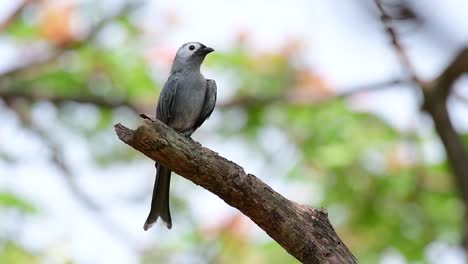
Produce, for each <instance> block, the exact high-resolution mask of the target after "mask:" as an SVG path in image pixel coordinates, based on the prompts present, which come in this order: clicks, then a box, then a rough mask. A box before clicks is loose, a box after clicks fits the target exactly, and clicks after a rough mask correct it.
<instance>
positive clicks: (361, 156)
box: [0, 0, 468, 264]
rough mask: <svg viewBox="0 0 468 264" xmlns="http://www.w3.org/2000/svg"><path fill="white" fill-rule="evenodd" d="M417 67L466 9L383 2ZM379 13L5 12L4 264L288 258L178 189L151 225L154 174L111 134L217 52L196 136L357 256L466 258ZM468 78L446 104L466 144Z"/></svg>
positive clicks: (1, 59) (282, 8) (450, 187)
mask: <svg viewBox="0 0 468 264" xmlns="http://www.w3.org/2000/svg"><path fill="white" fill-rule="evenodd" d="M385 3H386V8H388V10H389V13H390V15H391V16H392V19H393V20H392V25H393V26H394V27H395V28H396V29H397V32H398V34H399V36H400V38H401V40H402V42H403V44H404V46H405V49H406V52H407V54H408V56H409V58H410V60H411V62H412V64H413V65H414V68H415V70H416V72H417V74H418V75H419V76H420V77H421V78H423V79H427V80H430V79H432V78H434V77H435V76H437V75H438V74H439V73H440V72H441V71H442V70H443V69H444V67H445V66H446V65H447V64H448V63H449V62H450V60H451V59H452V58H453V56H455V54H456V52H457V51H458V50H460V49H461V47H463V45H465V44H466V42H467V41H468V26H467V25H468V3H467V2H466V1H464V0H449V1H422V0H412V1H385ZM379 16H380V14H379V12H378V10H377V8H376V6H375V3H374V2H373V1H370V0H364V1H336V0H335V1H308V0H294V1H286V0H273V1H267V0H239V1H233V0H221V1H220V0H217V1H215V0H205V1H188V0H187V1H183V0H175V1H173V0H171V1H161V0H148V1H131V0H128V1H125V0H102V1H91V0H61V1H59V0H56V1H54V0H41V1H34V0H24V1H21V0H7V1H5V0H4V1H1V3H0V263H5V264H12V263H14V264H17V263H20V264H21V263H28V264H29V263H117V264H119V263H125V264H126V263H176V264H178V263H189V264H191V263H298V262H297V260H295V259H294V258H293V257H292V256H290V255H289V254H287V253H286V252H285V251H284V250H283V249H282V248H281V247H279V246H278V245H277V244H276V243H275V242H274V241H272V240H271V239H270V238H269V237H268V236H267V235H266V234H265V233H264V232H263V231H262V230H260V229H259V228H258V227H257V226H256V225H255V224H253V222H252V221H250V219H248V218H247V217H245V216H243V215H242V214H240V213H239V212H238V211H237V210H235V209H233V208H230V207H229V206H228V205H226V204H225V203H224V202H223V201H222V200H220V199H219V198H218V197H216V196H214V195H212V194H211V193H209V192H208V191H206V190H204V189H202V188H201V187H199V186H196V185H194V184H193V183H191V182H189V181H187V180H185V179H183V178H181V177H173V181H172V185H171V209H172V213H173V229H172V230H170V231H169V230H167V229H166V228H165V226H164V225H162V224H160V223H158V224H157V225H156V226H154V227H153V228H152V229H151V230H150V231H148V232H144V231H143V228H142V226H143V222H144V220H145V218H146V216H147V213H148V210H149V206H150V198H151V190H152V187H153V180H154V174H155V172H154V166H153V162H152V161H151V160H149V159H148V158H146V157H144V156H143V155H142V154H141V153H139V152H136V151H134V150H133V149H131V148H129V147H128V146H126V145H124V144H123V143H122V142H120V141H119V140H118V139H117V137H116V135H115V133H114V130H113V124H115V123H118V122H121V123H123V124H125V125H127V126H129V127H135V126H136V125H137V124H138V122H139V117H138V113H139V112H144V113H148V114H153V113H154V112H155V106H156V102H157V97H158V94H159V91H160V89H161V87H162V85H163V84H164V82H165V80H166V78H167V76H168V73H169V69H170V64H171V62H172V58H173V56H174V53H175V51H176V50H177V48H178V47H179V46H180V45H181V44H183V43H185V42H187V41H199V42H202V43H204V44H206V45H208V46H211V47H213V48H215V49H216V52H215V53H213V54H210V55H209V56H208V57H207V59H206V60H205V63H204V66H203V69H202V71H203V73H204V75H205V76H206V77H208V78H213V79H215V80H216V82H217V84H218V104H217V107H216V109H215V111H214V114H213V115H212V117H211V118H210V119H209V120H208V121H207V122H205V124H204V125H203V126H202V127H201V129H199V130H198V131H197V132H196V133H195V135H194V139H196V140H197V141H199V142H201V143H202V144H203V145H205V146H207V147H209V148H211V149H213V150H215V151H217V152H219V153H220V154H221V155H223V156H225V157H226V158H228V159H230V160H233V161H235V162H236V163H238V164H240V165H241V166H243V167H244V168H245V170H246V171H248V172H250V173H253V174H255V175H257V176H258V177H260V178H261V179H262V180H264V181H265V182H266V183H268V184H270V185H271V186H272V187H273V188H275V189H276V190H277V191H279V192H280V193H282V194H283V195H285V196H286V197H287V198H289V199H291V200H294V201H297V202H301V203H305V204H308V205H311V206H314V207H325V208H327V209H328V212H329V217H330V220H331V222H332V224H333V225H334V227H335V229H336V231H337V233H338V234H339V235H340V237H341V238H342V240H343V241H344V242H345V243H346V244H347V245H348V246H349V247H350V249H351V250H352V251H353V253H354V254H355V255H356V256H357V258H358V259H359V260H360V262H361V263H383V264H398V263H464V262H465V254H464V251H463V249H462V247H461V246H460V243H461V241H462V228H463V225H462V223H463V216H464V207H465V206H464V205H463V202H462V201H461V200H460V199H459V196H458V192H457V188H456V187H457V186H455V184H454V183H453V182H454V177H453V175H452V173H451V171H450V168H449V166H448V164H447V160H446V155H445V151H444V148H443V146H442V144H441V143H440V139H439V137H438V135H437V134H436V132H435V131H434V128H433V123H432V121H431V119H430V118H429V117H428V116H427V114H425V113H424V112H422V111H421V102H422V99H421V98H422V97H421V93H420V90H419V89H418V88H417V87H415V86H414V85H413V84H411V83H408V81H407V80H408V78H409V77H410V76H408V72H407V69H405V67H403V66H402V65H401V63H400V62H399V60H398V57H397V55H396V53H395V49H394V47H392V45H391V41H390V40H389V36H388V35H387V34H386V32H385V30H384V28H383V25H382V23H381V20H380V17H379ZM466 98H468V81H467V80H466V79H461V80H459V81H458V82H457V83H456V86H455V90H454V93H453V95H452V96H451V97H450V98H449V110H450V115H451V120H452V122H453V124H454V126H455V127H456V129H457V131H458V132H459V133H460V135H461V136H462V137H463V138H466V139H468V136H466V135H467V134H466V133H468V121H467V120H468V119H467V118H468V100H467V99H466Z"/></svg>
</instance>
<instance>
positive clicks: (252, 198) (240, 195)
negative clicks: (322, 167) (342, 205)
mask: <svg viewBox="0 0 468 264" xmlns="http://www.w3.org/2000/svg"><path fill="white" fill-rule="evenodd" d="M143 117H144V118H146V119H147V120H145V121H144V123H143V124H142V125H141V126H140V127H138V128H137V129H136V130H131V129H129V128H127V127H125V126H123V125H121V124H117V125H115V131H116V133H117V135H118V137H119V138H120V139H121V140H122V141H124V142H125V143H127V144H128V145H130V146H131V147H133V148H134V149H136V150H138V151H140V152H142V153H143V154H145V155H146V156H148V157H149V158H151V159H153V160H155V161H158V162H160V163H161V164H163V165H164V166H166V167H168V168H170V169H171V170H172V171H174V172H176V173H177V174H179V175H181V176H183V177H185V178H187V179H188V180H190V181H192V182H194V183H195V184H197V185H200V186H202V187H203V188H205V189H207V190H208V191H210V192H212V193H214V194H216V195H218V196H219V197H220V198H221V199H223V200H224V201H225V202H226V203H228V204H229V205H231V206H233V207H235V208H237V209H239V210H240V211H241V212H242V213H244V214H245V215H246V216H248V217H250V219H252V221H254V222H255V223H256V224H257V225H258V226H260V228H262V229H263V230H265V232H266V233H267V234H268V235H269V236H270V237H271V238H273V239H274V240H276V241H277V242H278V243H279V244H280V245H281V246H282V247H283V248H284V249H286V250H287V251H288V252H289V253H290V254H291V255H293V256H294V257H296V258H297V259H298V260H300V261H302V262H303V263H330V264H331V263H357V260H356V259H355V258H354V256H353V255H352V253H351V252H350V251H349V249H348V248H347V247H346V246H345V245H344V244H343V242H341V240H340V238H339V237H338V236H337V234H336V233H335V231H334V230H333V227H332V226H331V224H330V222H329V220H328V217H327V213H326V211H325V210H324V209H314V208H311V207H309V206H306V205H301V204H298V203H295V202H293V201H290V200H288V199H286V198H285V197H283V196H282V195H281V194H279V193H277V192H275V191H274V190H273V189H272V188H271V187H270V186H268V185H267V184H265V183H264V182H263V181H261V180H260V179H258V178H257V177H255V176H254V175H252V174H247V173H245V172H244V169H243V168H242V167H240V166H239V165H237V164H235V163H233V162H231V161H229V160H227V159H225V158H223V157H221V156H219V155H218V154H217V153H216V152H214V151H212V150H209V149H207V148H204V147H202V146H201V145H200V144H199V143H197V142H195V141H193V140H192V139H189V138H186V137H184V136H183V135H180V134H179V133H176V132H175V131H174V130H172V129H171V128H169V127H167V126H166V125H164V124H163V123H162V122H160V121H157V120H150V119H149V118H148V117H146V116H144V115H143Z"/></svg>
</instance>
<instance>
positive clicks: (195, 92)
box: [143, 42, 216, 230]
mask: <svg viewBox="0 0 468 264" xmlns="http://www.w3.org/2000/svg"><path fill="white" fill-rule="evenodd" d="M212 51H214V50H213V49H212V48H209V47H206V46H205V45H203V44H201V43H199V42H188V43H185V44H184V45H182V47H180V48H179V50H178V51H177V54H176V56H175V58H174V62H173V64H172V68H171V74H170V76H169V78H168V80H167V81H166V83H165V84H164V87H163V89H162V91H161V94H160V95H159V100H158V106H157V109H156V118H157V119H158V120H160V121H162V122H163V123H165V124H167V125H168V126H169V127H171V128H173V129H174V130H176V131H177V132H179V133H182V134H184V135H185V136H191V135H192V134H193V132H195V130H196V129H197V128H199V127H200V126H201V125H202V124H203V122H205V120H206V119H207V118H208V117H209V116H210V115H211V113H212V112H213V109H214V106H215V104H216V82H215V81H214V80H207V79H205V77H204V76H203V75H202V74H201V72H200V65H201V64H202V62H203V60H204V58H205V56H206V55H207V54H208V53H210V52H212ZM155 166H156V171H157V172H156V179H155V183H154V189H153V197H152V201H151V211H150V213H149V215H148V218H147V220H146V222H145V225H144V226H143V228H144V229H145V230H148V229H149V228H150V227H151V226H152V225H153V224H154V223H155V222H156V221H157V220H158V217H161V219H162V220H163V221H164V222H165V223H166V226H167V228H169V229H170V228H171V227H172V219H171V213H170V210H169V186H170V180H171V171H170V170H169V169H167V168H165V167H163V166H161V165H160V164H158V163H156V164H155Z"/></svg>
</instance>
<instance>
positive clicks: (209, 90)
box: [192, 79, 217, 131]
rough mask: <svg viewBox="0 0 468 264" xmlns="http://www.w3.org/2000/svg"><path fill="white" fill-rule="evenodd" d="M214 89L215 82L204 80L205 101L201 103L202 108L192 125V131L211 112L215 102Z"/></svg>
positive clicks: (215, 88) (215, 89)
mask: <svg viewBox="0 0 468 264" xmlns="http://www.w3.org/2000/svg"><path fill="white" fill-rule="evenodd" d="M216 91H217V87H216V82H215V81H214V80H210V79H208V80H206V93H205V101H204V103H203V108H202V111H201V113H200V116H199V117H198V119H197V121H196V122H195V124H194V125H193V128H192V130H193V131H195V130H196V129H197V128H199V127H200V126H201V125H202V124H203V122H205V120H206V119H208V117H210V115H211V113H213V109H214V107H215V104H216Z"/></svg>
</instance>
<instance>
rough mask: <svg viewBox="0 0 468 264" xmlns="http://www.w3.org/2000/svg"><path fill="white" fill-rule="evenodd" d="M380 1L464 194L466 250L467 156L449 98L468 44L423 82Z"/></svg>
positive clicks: (467, 59)
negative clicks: (448, 107) (448, 101)
mask: <svg viewBox="0 0 468 264" xmlns="http://www.w3.org/2000/svg"><path fill="white" fill-rule="evenodd" d="M381 2H382V1H381V0H375V3H376V5H377V7H378V9H379V11H380V13H381V20H382V23H383V25H384V27H385V30H386V31H387V34H388V35H389V37H390V39H391V40H392V44H393V48H394V50H395V52H396V53H397V55H398V56H399V58H400V61H401V63H402V64H403V65H404V66H405V67H406V69H407V70H408V72H409V73H410V74H411V77H412V79H413V80H414V82H415V84H417V85H418V86H419V87H420V89H421V91H422V93H423V95H424V103H423V107H422V108H423V109H424V110H426V111H427V113H429V115H430V116H431V118H432V120H433V121H434V126H435V130H436V131H437V134H438V135H439V137H440V139H441V141H442V144H443V145H444V148H445V152H446V153H447V160H448V162H449V164H450V167H451V168H452V170H453V174H454V178H455V182H456V187H457V188H458V189H459V192H460V193H461V196H462V199H463V202H464V205H465V218H464V235H463V240H464V241H463V246H464V249H465V253H466V252H468V211H467V207H468V155H467V153H466V150H465V147H464V144H463V141H462V139H461V137H460V136H459V135H458V133H457V131H456V130H455V128H454V127H453V125H452V122H451V121H450V116H449V112H448V109H447V97H448V95H449V94H450V92H451V91H452V88H453V84H454V82H455V81H456V80H457V79H458V78H459V77H460V76H461V75H462V74H464V73H467V72H468V47H465V48H464V49H463V50H462V51H461V52H460V53H459V54H458V55H457V56H456V57H455V59H454V60H453V61H452V62H451V63H450V64H449V65H448V66H447V67H446V68H445V70H444V71H443V72H442V73H441V74H440V75H439V77H437V78H435V80H434V81H432V82H424V81H422V80H421V79H420V78H418V76H417V74H416V71H415V70H414V68H413V66H412V65H411V63H410V61H409V58H408V56H407V55H406V52H405V50H404V48H403V47H402V45H401V43H400V41H399V39H398V35H397V34H396V31H395V30H394V29H393V28H392V27H391V26H390V25H389V24H388V22H389V21H388V19H389V16H388V15H387V14H386V13H385V9H384V8H383V5H382V3H381Z"/></svg>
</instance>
